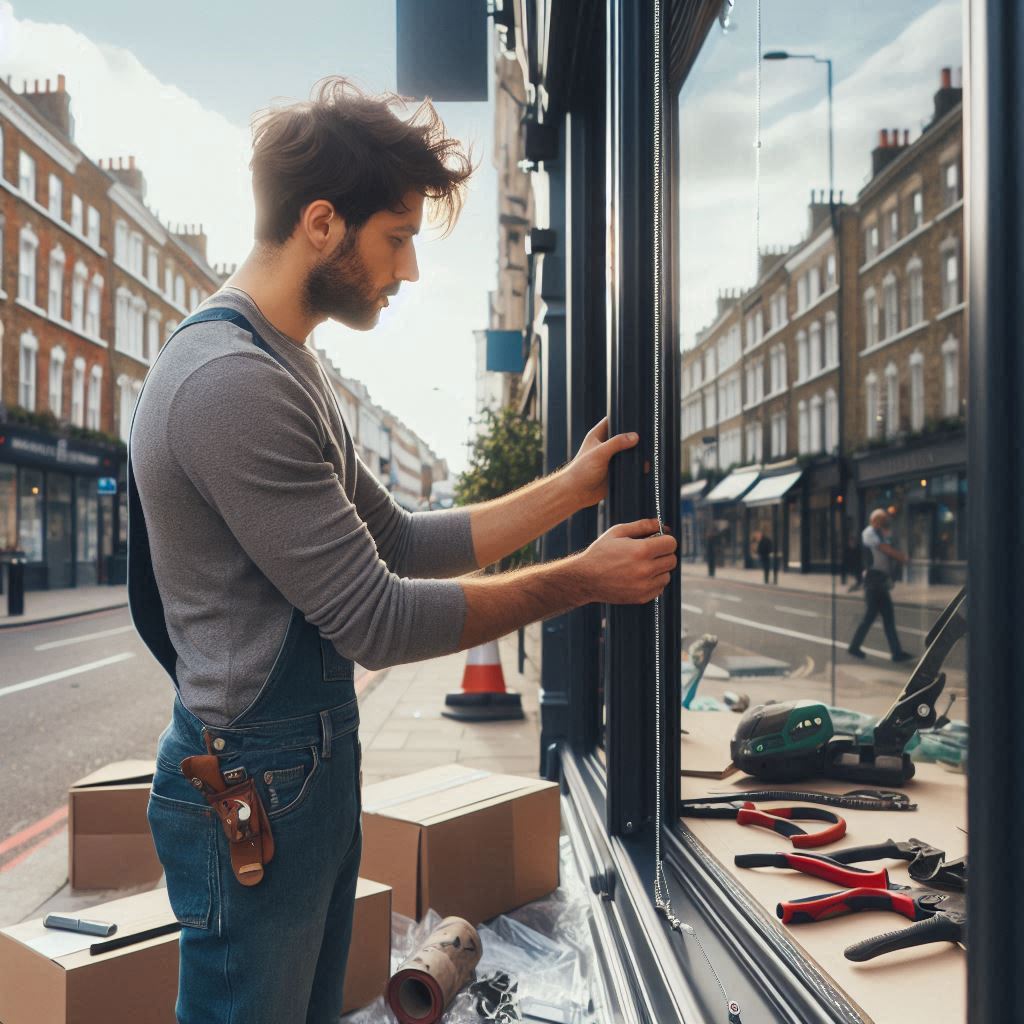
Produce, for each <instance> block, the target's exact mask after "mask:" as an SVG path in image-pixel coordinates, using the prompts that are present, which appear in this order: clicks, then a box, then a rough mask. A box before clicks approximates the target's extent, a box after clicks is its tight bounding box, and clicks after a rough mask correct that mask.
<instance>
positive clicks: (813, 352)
mask: <svg viewBox="0 0 1024 1024" xmlns="http://www.w3.org/2000/svg"><path fill="white" fill-rule="evenodd" d="M823 357H824V353H823V352H822V348H821V324H820V323H818V321H817V320H815V321H814V323H813V324H811V328H810V344H809V355H808V359H807V361H808V366H809V368H810V372H811V374H815V373H820V372H821V371H822V370H823V369H824V368H825V364H824V362H823V361H822V359H823Z"/></svg>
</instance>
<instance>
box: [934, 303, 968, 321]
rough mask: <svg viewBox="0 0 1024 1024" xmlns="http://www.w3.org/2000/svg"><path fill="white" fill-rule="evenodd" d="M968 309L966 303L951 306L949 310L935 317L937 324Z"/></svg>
mask: <svg viewBox="0 0 1024 1024" xmlns="http://www.w3.org/2000/svg"><path fill="white" fill-rule="evenodd" d="M966 308H967V303H966V302H958V303H957V304H956V305H955V306H950V307H949V309H944V310H943V311H942V312H941V313H939V314H938V315H937V316H936V317H935V322H936V323H938V322H939V321H940V320H945V319H946V318H947V317H950V316H953V314H954V313H960V312H962V311H963V310H964V309H966Z"/></svg>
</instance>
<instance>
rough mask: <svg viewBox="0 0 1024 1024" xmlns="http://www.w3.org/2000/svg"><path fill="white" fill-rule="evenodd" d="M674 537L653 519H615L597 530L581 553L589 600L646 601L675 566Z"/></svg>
mask: <svg viewBox="0 0 1024 1024" xmlns="http://www.w3.org/2000/svg"><path fill="white" fill-rule="evenodd" d="M675 550H676V539H675V537H673V536H672V535H671V534H661V533H659V532H658V520H657V519H640V520H638V521H637V522H635V523H619V524H617V525H616V526H613V527H612V528H611V529H610V530H607V531H605V532H604V533H603V534H601V536H600V537H598V538H597V540H595V541H594V543H593V544H591V545H590V547H588V548H587V550H586V551H584V552H583V554H582V556H581V563H582V568H583V570H584V574H585V578H586V585H587V589H588V591H589V599H590V600H591V601H603V602H607V603H608V604H646V603H647V602H648V601H653V600H654V599H655V598H656V597H657V596H658V595H659V594H660V593H661V592H662V591H663V590H664V589H665V586H666V585H667V583H668V581H669V575H670V573H671V572H672V570H673V569H674V568H675V567H676V561H677V559H676V555H675Z"/></svg>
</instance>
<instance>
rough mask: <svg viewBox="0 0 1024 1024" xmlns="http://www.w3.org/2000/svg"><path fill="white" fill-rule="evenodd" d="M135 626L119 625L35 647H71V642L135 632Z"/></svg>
mask: <svg viewBox="0 0 1024 1024" xmlns="http://www.w3.org/2000/svg"><path fill="white" fill-rule="evenodd" d="M134 631H135V627H134V626H119V627H118V628H117V629H105V630H103V632H102V633H86V634H85V635H84V636H73V637H70V638H69V639H67V640H54V641H53V642H52V643H48V644H39V646H38V647H33V648H32V649H33V650H35V651H52V650H53V649H54V648H56V647H70V646H71V644H80V643H83V642H84V641H86V640H99V639H101V638H102V637H105V636H117V635H118V633H133V632H134Z"/></svg>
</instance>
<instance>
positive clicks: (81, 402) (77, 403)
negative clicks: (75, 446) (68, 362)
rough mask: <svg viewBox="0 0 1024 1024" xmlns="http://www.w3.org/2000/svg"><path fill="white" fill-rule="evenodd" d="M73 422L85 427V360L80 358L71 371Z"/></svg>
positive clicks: (77, 425) (77, 358) (76, 360)
mask: <svg viewBox="0 0 1024 1024" xmlns="http://www.w3.org/2000/svg"><path fill="white" fill-rule="evenodd" d="M71 422H72V423H73V424H74V425H75V426H76V427H84V426H85V360H84V359H83V358H82V357H81V356H78V357H76V359H75V362H74V365H73V366H72V369H71Z"/></svg>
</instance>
